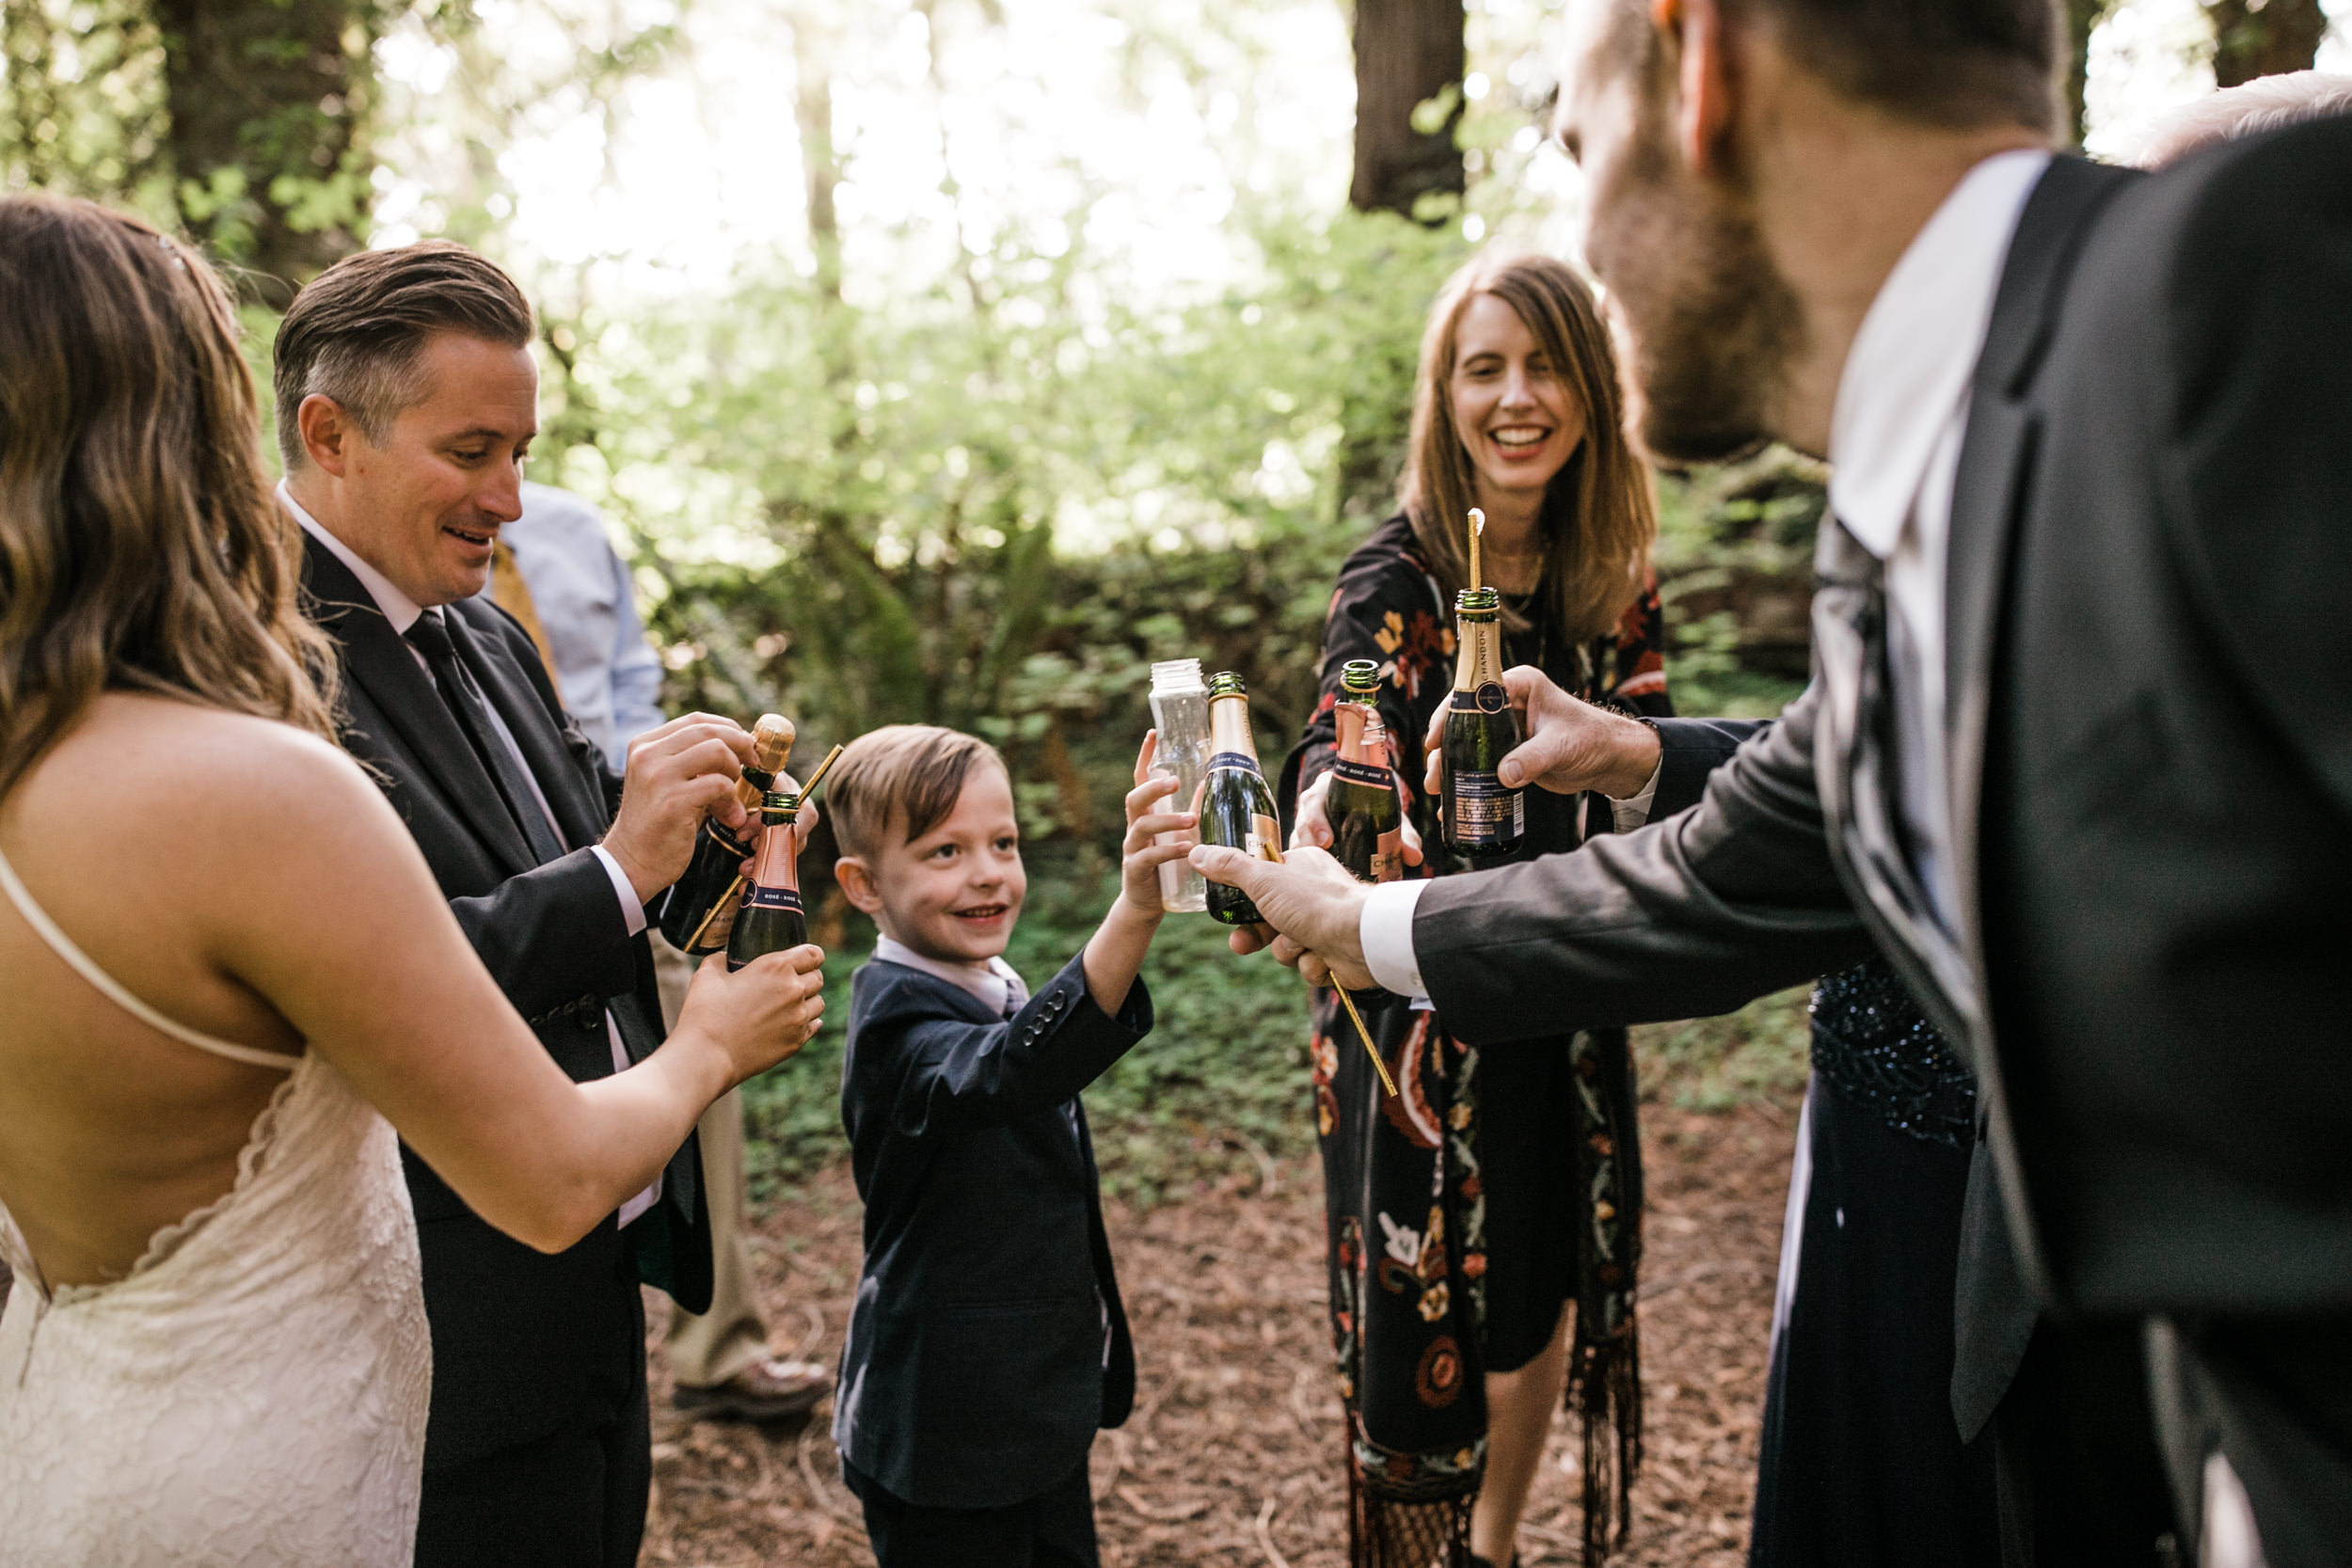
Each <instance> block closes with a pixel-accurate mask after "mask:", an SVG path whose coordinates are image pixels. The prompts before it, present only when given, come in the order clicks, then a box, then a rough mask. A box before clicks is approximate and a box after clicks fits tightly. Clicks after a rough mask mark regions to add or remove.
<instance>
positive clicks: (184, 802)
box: [0, 696, 302, 1288]
mask: <svg viewBox="0 0 2352 1568" xmlns="http://www.w3.org/2000/svg"><path fill="white" fill-rule="evenodd" d="M280 736H283V737H285V738H287V739H292V738H294V732H293V731H291V730H288V729H287V728H286V727H285V726H284V725H279V724H271V723H269V722H268V721H264V720H258V719H246V718H240V717H236V716H232V715H228V714H220V713H215V712H211V711H209V710H205V709H200V708H196V707H192V706H189V705H186V704H183V703H174V702H169V701H166V700H164V699H160V698H153V697H131V696H113V697H107V698H104V699H102V700H101V702H100V703H99V705H98V707H97V709H96V710H95V711H94V712H93V713H92V714H91V715H90V717H89V719H88V720H87V721H85V722H84V723H83V724H82V726H81V727H80V728H79V729H78V730H77V731H75V733H74V734H73V735H72V736H69V737H68V738H67V739H66V741H65V742H64V743H63V744H62V745H60V746H59V747H58V748H57V749H56V752H54V753H53V754H52V755H51V756H50V757H48V758H47V759H46V760H44V761H43V763H42V764H41V766H40V768H38V769H37V770H35V772H34V773H33V774H32V775H31V776H30V777H28V778H27V779H26V780H25V781H24V784H23V785H21V786H20V787H19V788H18V789H17V790H15V791H14V792H13V794H12V795H11V797H10V798H9V800H8V801H7V803H6V805H5V807H0V854H4V855H5V856H6V857H7V859H8V862H9V863H10V864H12V865H13V866H14V868H15V870H16V873H17V875H18V877H19V878H20V879H22V881H23V882H24V886H25V889H26V891H27V892H28V893H29V894H30V895H31V896H32V898H33V900H34V901H35V902H36V903H37V904H38V905H39V906H40V908H41V909H43V910H44V911H47V913H48V915H49V917H50V919H52V920H53V921H55V922H56V925H57V926H58V927H59V928H60V929H61V930H62V931H63V932H64V933H65V935H66V937H67V938H68V940H70V941H71V942H73V943H74V944H75V945H77V946H79V947H80V948H81V949H82V951H83V952H84V953H86V954H87V955H88V957H89V958H90V959H91V960H92V961H93V962H94V963H96V964H97V965H98V966H99V968H101V969H102V970H103V971H104V972H105V973H106V974H109V975H112V976H113V977H114V978H115V979H116V980H117V981H118V982H119V984H121V985H122V986H123V987H124V988H125V989H127V990H129V991H130V992H131V993H132V994H133V995H134V996H135V997H137V998H139V999H140V1000H141V1001H144V1002H146V1003H147V1004H148V1005H149V1006H153V1007H155V1008H156V1009H157V1010H159V1011H161V1012H162V1013H164V1014H165V1016H167V1018H170V1019H172V1020H173V1021H174V1022H180V1023H183V1024H185V1025H187V1026H189V1027H191V1028H194V1029H197V1030H199V1031H200V1032H202V1033H204V1034H207V1035H212V1036H215V1037H219V1038H222V1039H225V1040H228V1041H231V1042H233V1043H237V1044H242V1045H246V1046H248V1047H253V1048H258V1049H261V1050H264V1051H270V1052H276V1053H283V1054H284V1056H285V1058H286V1063H287V1066H288V1067H289V1068H291V1067H292V1066H293V1065H294V1060H295V1059H296V1058H298V1057H299V1056H300V1054H301V1053H302V1040H301V1038H300V1037H299V1036H297V1035H296V1034H295V1033H294V1029H293V1028H292V1027H291V1026H290V1025H289V1024H288V1023H287V1022H286V1020H285V1018H284V1017H283V1016H282V1015H281V1014H279V1013H278V1010H277V1009H276V1008H275V1007H273V1006H270V1005H269V1004H268V1003H267V1002H266V1001H264V1000H263V999H262V997H261V996H259V995H258V994H257V993H255V991H254V990H252V988H251V987H250V986H248V985H246V984H244V983H243V982H241V981H239V980H237V979H236V978H234V977H233V976H232V975H230V974H228V973H226V972H225V971H224V970H223V969H222V967H221V965H220V963H219V962H218V960H217V958H216V957H215V952H214V944H213V942H212V941H211V937H210V933H209V932H208V930H207V926H208V923H209V917H210V912H211V911H209V910H208V908H207V906H210V905H213V904H215V903H218V902H222V901H227V900H232V899H235V898H237V897H239V896H240V895H241V894H242V893H243V892H244V889H243V888H241V886H240V884H239V878H240V875H241V873H242V872H243V870H244V869H245V868H246V867H248V866H251V865H252V864H253V863H254V862H255V861H256V860H266V859H267V858H269V856H270V852H271V847H270V845H269V844H268V843H267V842H266V841H264V842H262V843H259V844H247V845H246V846H244V847H243V848H244V852H243V853H242V854H239V853H237V851H236V849H235V848H234V847H231V846H230V844H229V843H228V842H227V834H226V833H225V832H223V829H224V828H225V827H226V826H227V825H226V824H224V823H221V822H219V821H210V822H208V821H207V820H205V817H206V816H209V815H211V814H210V813H208V812H206V811H204V810H203V807H202V802H200V801H199V800H198V799H195V798H194V797H196V796H199V795H205V794H210V793H211V791H210V790H207V789H200V788H189V789H186V790H184V791H183V788H182V787H181V784H180V780H181V778H182V777H183V773H182V769H181V768H179V767H178V766H175V763H176V761H177V760H178V759H180V758H182V757H183V756H185V755H187V754H188V753H189V752H191V751H193V752H198V753H202V754H209V753H211V752H215V751H216V750H221V749H229V750H230V751H234V750H238V749H243V750H246V751H247V752H248V754H250V753H252V752H260V753H262V754H263V755H264V756H265V755H266V753H267V752H270V751H271V750H272V749H273V746H274V745H275V744H277V743H278V742H279V737H280ZM159 759H161V760H159ZM256 760H261V759H259V758H257V759H256ZM189 771H190V772H194V773H197V774H199V776H201V775H203V774H207V773H210V772H212V771H213V769H212V768H209V767H202V766H199V768H192V769H189ZM0 974H8V975H9V976H11V979H10V982H9V985H8V990H9V997H8V1008H7V1009H6V1013H5V1016H0V1126H6V1127H8V1129H10V1133H9V1135H8V1137H7V1138H6V1139H5V1140H0V1204H5V1205H6V1206H7V1208H8V1211H9V1212H11V1213H12V1214H13V1215H14V1216H15V1217H16V1220H17V1224H18V1227H19V1228H20V1229H21V1230H22V1231H23V1232H24V1239H25V1242H26V1243H27V1245H28V1246H29V1248H30V1250H31V1252H32V1254H33V1256H34V1257H35V1258H36V1259H39V1260H40V1265H41V1271H42V1274H43V1275H44V1276H45V1278H46V1279H47V1281H48V1283H49V1284H50V1285H51V1286H52V1287H53V1288H54V1287H57V1286H65V1285H83V1284H92V1283H96V1282H98V1281H101V1280H105V1279H110V1278H119V1277H120V1276H121V1275H124V1274H126V1273H128V1272H129V1270H130V1268H131V1266H132V1264H134V1263H135V1262H136V1261H137V1260H138V1258H139V1256H140V1254H141V1253H142V1252H143V1251H145V1249H146V1246H147V1243H148V1240H149V1238H150V1237H151V1236H152V1235H154V1233H155V1232H157V1231H158V1230H160V1229H162V1228H163V1227H166V1226H167V1225H170V1224H172V1223H173V1222H175V1221H177V1220H179V1219H180V1218H181V1217H182V1216H183V1215H185V1214H187V1213H189V1212H193V1211H194V1210H197V1209H199V1208H201V1207H202V1206H203V1205H205V1204H207V1203H210V1202H212V1201H213V1200H214V1199H215V1198H217V1197H219V1196H221V1195H222V1194H223V1193H225V1192H227V1191H228V1190H229V1187H230V1182H231V1180H233V1179H234V1177H235V1173H236V1159H237V1153H238V1150H239V1149H241V1148H243V1147H244V1146H245V1143H246V1138H247V1136H248V1134H249V1132H251V1129H252V1125H253V1121H254V1118H255V1117H258V1116H259V1115H260V1114H261V1111H262V1107H263V1106H264V1105H265V1104H266V1103H267V1102H268V1101H269V1098H270V1096H271V1095H273V1094H275V1093H276V1092H277V1090H278V1085H279V1084H280V1083H282V1082H283V1081H284V1079H285V1076H286V1075H285V1072H284V1071H282V1070H278V1071H274V1070H272V1069H268V1068H265V1067H259V1066H247V1065H246V1064H243V1063H238V1062H231V1061H228V1060H225V1059H223V1058H222V1057H220V1056H217V1055H214V1054H210V1053H205V1052H203V1051H199V1050H196V1049H193V1048H191V1047H190V1046H188V1045H186V1044H184V1043H183V1042H182V1041H179V1040H176V1039H173V1038H171V1037H168V1036H167V1035H165V1034H163V1033H162V1032H160V1031H158V1030H156V1029H154V1028H153V1027H151V1026H150V1025H149V1024H147V1023H144V1022H140V1021H139V1020H138V1019H136V1018H135V1017H133V1016H132V1015H131V1014H130V1013H129V1012H126V1011H125V1010H124V1009H123V1008H122V1007H121V1006H118V1005H117V1004H116V1003H115V1002H113V1001H112V1000H110V999H109V998H107V997H106V996H104V995H103V994H101V992H100V991H99V990H98V989H97V988H96V987H95V986H93V985H92V984H91V983H90V982H89V981H88V980H87V979H85V978H84V977H82V976H81V975H80V974H76V973H75V972H74V971H73V970H72V968H71V967H69V966H68V964H67V961H66V960H65V959H64V958H60V957H58V956H57V955H56V953H55V952H53V951H52V950H51V948H50V945H49V944H48V943H47V942H45V941H43V940H42V938H41V937H40V934H39V933H38V932H36V931H35V930H34V929H33V927H32V926H31V925H30V924H29V923H28V922H27V921H26V919H25V917H24V915H23V914H21V913H20V912H19V911H17V910H16V909H15V908H14V906H13V905H12V904H8V903H5V902H0Z"/></svg>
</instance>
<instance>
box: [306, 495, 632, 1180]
mask: <svg viewBox="0 0 2352 1568" xmlns="http://www.w3.org/2000/svg"><path fill="white" fill-rule="evenodd" d="M278 504H279V505H280V506H283V507H284V508H285V509H286V510H287V512H289V513H290V514H292V515H293V516H294V521H295V522H297V523H300V524H301V525H302V529H303V531H304V532H306V533H308V534H309V535H310V537H311V538H313V539H315V540H317V541H318V542H319V543H320V544H321V545H323V546H326V550H327V553H329V554H330V555H332V556H334V558H335V559H336V560H338V561H340V562H342V563H343V564H344V565H345V566H348V567H349V568H351V575H352V576H353V577H355V578H358V579H359V586H360V587H362V588H364V589H366V590H367V591H368V596H369V597H370V598H372V599H373V600H374V601H375V608H376V609H378V610H382V611H383V612H384V619H385V620H387V621H389V622H390V623H391V627H392V631H393V633H394V634H395V635H397V636H398V637H400V639H401V640H402V642H403V645H404V646H406V647H407V649H408V653H409V657H412V658H414V659H415V660H416V661H417V668H418V669H420V670H422V671H423V672H424V676H425V679H426V680H428V681H430V680H431V679H432V678H433V667H432V666H431V665H430V664H427V663H426V662H425V657H424V655H422V654H421V653H419V652H418V651H417V649H416V646H415V644H413V643H409V642H408V641H407V636H408V628H409V627H410V626H415V625H416V624H417V622H418V620H419V619H420V618H421V616H422V615H423V614H424V609H423V607H422V606H421V605H419V604H418V603H417V601H416V600H414V599H412V598H410V597H409V596H408V595H407V594H404V593H402V592H401V591H400V589H398V588H397V587H395V586H394V585H393V583H392V580H391V579H390V578H388V577H386V576H385V575H384V574H383V573H381V572H379V571H377V570H376V569H375V568H374V567H373V566H372V565H370V564H369V563H368V562H366V561H364V560H362V559H361V558H360V557H359V555H358V552H357V551H355V550H354V549H353V548H352V547H351V546H348V545H346V544H344V543H343V542H342V540H340V539H338V538H336V537H335V536H334V535H333V534H332V533H329V532H328V531H326V525H325V524H323V523H321V522H320V521H319V520H318V519H317V518H316V517H313V516H311V515H310V513H309V512H307V511H305V510H304V509H303V506H302V503H301V502H300V501H297V500H295V499H294V492H292V491H291V490H289V489H287V488H286V482H285V481H284V480H282V479H281V480H279V481H278ZM483 706H484V707H485V709H486V710H487V711H488V712H489V715H490V722H491V724H492V725H493V726H494V727H495V728H496V729H497V730H498V734H499V739H500V740H501V741H503V742H505V745H506V749H507V750H508V751H509V752H513V753H514V756H515V766H516V768H519V769H521V772H522V776H523V782H524V783H525V784H529V785H530V786H531V798H532V800H535V801H537V802H538V805H539V810H540V812H541V813H542V814H544V815H545V816H546V817H547V819H548V831H549V832H553V833H554V834H555V842H556V843H558V844H563V845H564V847H565V848H566V849H568V848H570V847H571V846H570V845H568V844H564V827H563V824H562V823H560V822H558V821H557V820H556V819H555V810H554V808H553V807H551V806H549V805H548V798H547V795H546V793H545V792H544V791H542V790H541V789H540V787H539V781H538V780H537V779H535V778H533V777H532V773H531V763H530V761H529V760H528V759H527V758H526V757H524V755H523V750H522V748H521V747H520V746H518V745H516V743H515V736H514V734H513V732H512V731H510V730H508V729H507V727H506V721H505V720H504V719H503V718H502V717H501V716H500V714H499V710H498V705H496V704H495V703H485V704H484V705H483ZM590 853H592V854H594V855H595V856H596V860H597V862H598V863H600V864H602V865H603V867H604V873H605V875H606V876H607V877H609V878H611V879H612V892H613V895H614V896H615V897H617V898H618V899H619V900H620V904H621V920H622V923H623V924H624V925H626V926H627V927H628V934H629V935H630V936H632V937H633V936H635V935H636V934H637V933H638V932H640V931H642V930H644V928H645V906H644V901H643V900H641V899H640V898H639V897H638V896H637V886H636V884H635V883H633V882H631V881H630V880H629V879H628V873H627V872H625V871H623V870H622V869H621V863H620V862H619V861H617V860H615V859H613V858H612V852H611V851H610V850H608V849H606V848H605V847H604V846H603V845H601V844H598V845H592V846H590ZM604 1029H605V1034H606V1035H607V1036H608V1037H610V1038H611V1040H612V1070H613V1071H615V1072H627V1071H628V1068H629V1060H628V1047H626V1046H624V1045H623V1044H622V1043H621V1026H620V1024H619V1023H618V1022H615V1021H614V1019H613V1017H612V1009H611V1008H609V1007H608V1008H606V1009H605V1014H604ZM660 1196H661V1179H660V1177H656V1178H654V1182H653V1185H652V1186H650V1187H647V1188H646V1189H645V1190H644V1192H642V1193H639V1194H637V1195H636V1196H634V1197H631V1198H630V1199H629V1200H628V1202H627V1203H624V1204H622V1205H621V1210H620V1220H621V1223H622V1224H623V1225H627V1224H628V1222H629V1221H631V1220H633V1219H635V1218H636V1217H637V1216H638V1215H640V1214H642V1213H644V1212H645V1211H646V1210H648V1209H650V1208H652V1207H653V1205H654V1201H655V1200H656V1199H657V1198H659V1197H660Z"/></svg>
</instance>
